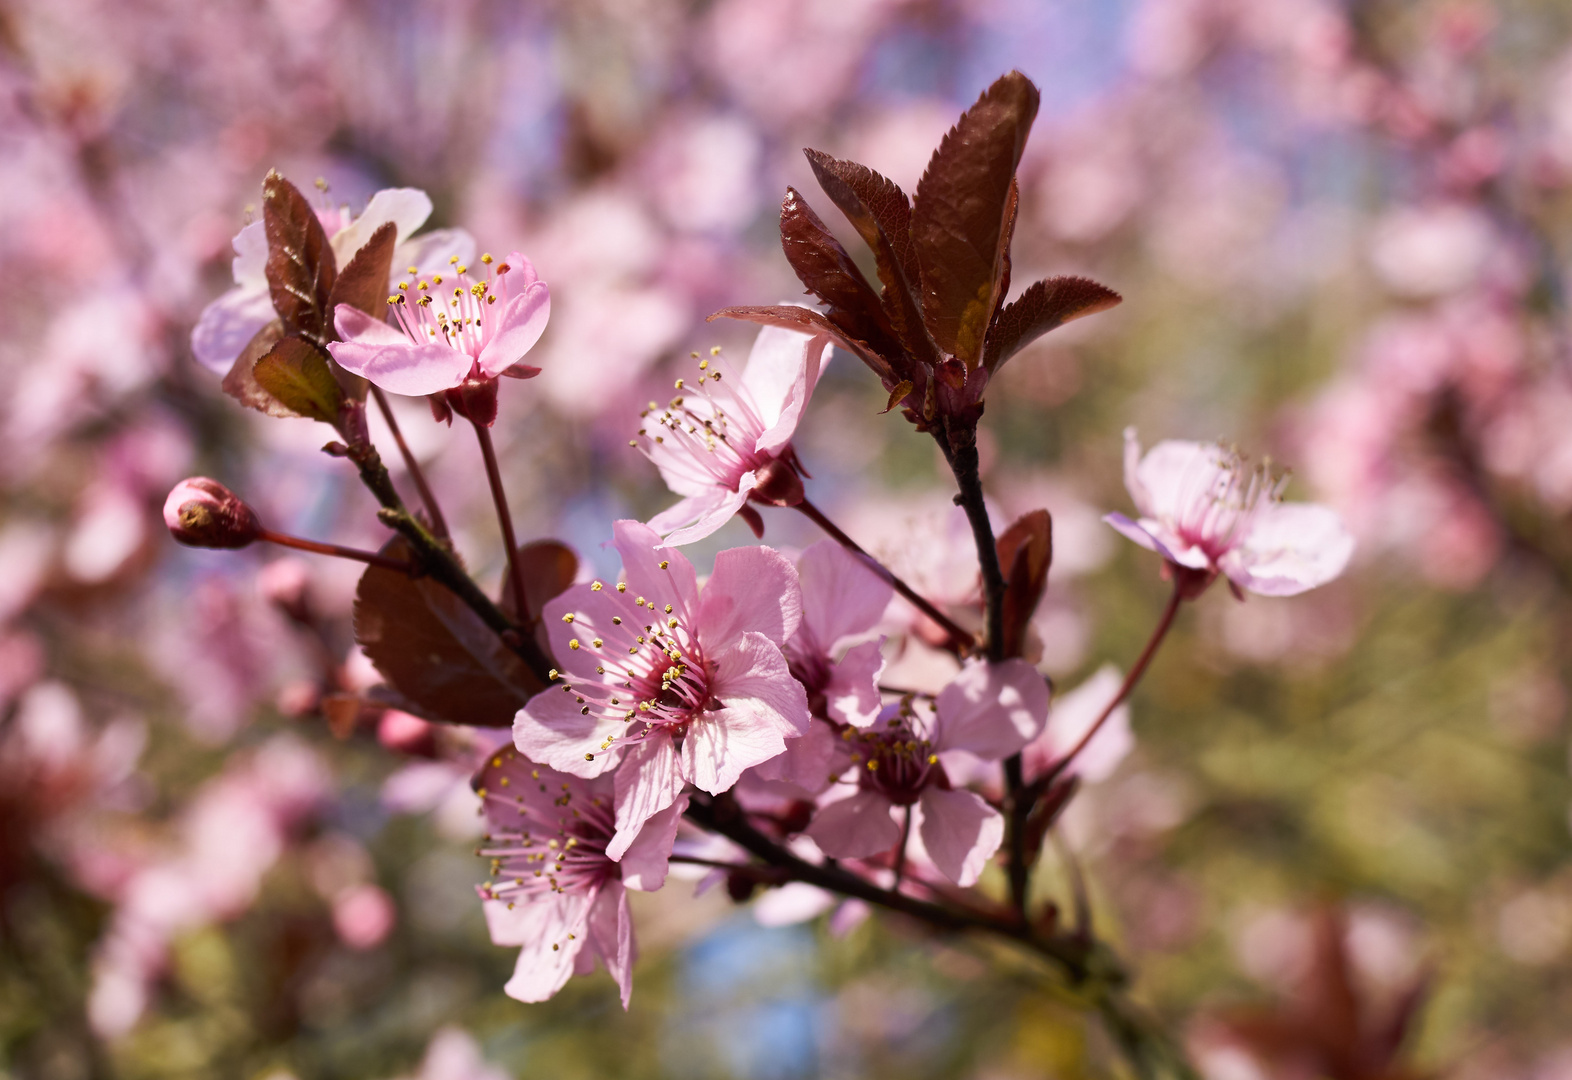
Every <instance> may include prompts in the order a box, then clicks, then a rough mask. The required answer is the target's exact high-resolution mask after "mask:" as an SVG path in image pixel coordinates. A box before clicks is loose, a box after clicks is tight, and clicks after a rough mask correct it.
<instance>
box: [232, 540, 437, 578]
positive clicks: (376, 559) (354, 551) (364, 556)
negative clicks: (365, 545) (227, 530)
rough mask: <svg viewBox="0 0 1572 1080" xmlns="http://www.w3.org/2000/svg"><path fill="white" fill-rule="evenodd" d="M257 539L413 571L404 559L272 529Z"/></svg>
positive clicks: (406, 572)
mask: <svg viewBox="0 0 1572 1080" xmlns="http://www.w3.org/2000/svg"><path fill="white" fill-rule="evenodd" d="M257 539H258V540H266V541H267V542H268V543H270V544H277V545H278V546H279V547H287V548H294V549H295V550H296V551H312V552H315V553H316V554H318V555H333V556H335V557H337V558H340V559H354V560H355V561H356V562H363V563H368V564H370V565H371V566H380V567H382V568H383V569H385V570H397V571H398V572H399V573H401V574H411V573H414V571H415V566H414V564H413V563H410V562H407V561H406V560H404V559H392V558H389V557H388V556H386V555H379V554H377V553H376V552H375V551H361V550H360V549H359V548H350V547H343V546H342V545H339V544H324V543H322V542H321V541H320V540H306V539H303V538H302V537H299V536H290V535H289V534H288V533H281V532H274V531H273V530H272V529H263V530H261V531H260V532H258V533H257Z"/></svg>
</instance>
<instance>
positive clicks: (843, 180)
mask: <svg viewBox="0 0 1572 1080" xmlns="http://www.w3.org/2000/svg"><path fill="white" fill-rule="evenodd" d="M803 153H805V154H806V155H807V156H808V164H809V165H811V166H812V167H813V175H814V176H815V177H817V178H818V181H819V186H820V187H821V188H823V189H824V193H825V194H826V195H828V196H829V197H830V201H831V202H833V203H834V204H835V205H836V206H837V207H838V208H839V209H840V211H841V213H842V214H845V215H846V220H847V221H850V222H851V223H852V227H853V228H855V229H856V230H857V234H858V235H859V236H861V237H862V239H863V242H864V243H866V244H867V245H868V246H869V247H870V248H872V249H873V257H874V260H875V263H876V264H877V266H878V268H879V281H880V282H881V283H882V284H883V285H884V291H883V293H882V295H881V297H880V299H881V301H882V302H883V305H884V311H885V315H886V316H887V317H888V318H889V320H890V325H891V326H892V327H893V329H894V331H895V335H896V337H898V338H899V339H900V341H901V343H902V344H903V345H905V346H906V349H907V351H908V352H910V353H911V354H912V355H913V356H915V357H916V358H917V359H918V360H920V361H922V362H924V363H933V362H934V361H935V360H936V359H937V354H936V353H935V350H934V346H933V340H932V339H931V338H930V337H929V336H928V330H927V328H926V327H925V326H923V321H922V295H921V293H922V276H921V273H920V271H919V270H918V268H917V254H916V251H915V250H914V249H913V247H912V240H911V205H910V203H908V202H907V199H906V193H905V192H904V191H902V190H901V189H900V187H899V186H898V185H896V184H895V183H894V182H893V181H891V180H887V179H886V178H884V177H883V176H880V175H879V174H878V173H876V172H874V171H873V170H872V169H870V168H868V167H866V166H864V165H859V164H857V163H856V162H855V161H839V160H837V159H835V158H832V157H830V155H828V154H826V153H823V152H821V151H818V150H804V151H803Z"/></svg>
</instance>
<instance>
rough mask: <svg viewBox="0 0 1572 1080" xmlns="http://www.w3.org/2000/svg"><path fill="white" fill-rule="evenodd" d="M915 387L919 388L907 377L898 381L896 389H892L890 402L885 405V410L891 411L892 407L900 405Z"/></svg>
mask: <svg viewBox="0 0 1572 1080" xmlns="http://www.w3.org/2000/svg"><path fill="white" fill-rule="evenodd" d="M915 389H917V388H916V386H914V385H913V384H912V381H911V380H910V379H906V380H903V381H902V382H899V383H897V384H896V386H895V389H894V390H891V391H890V403H889V404H888V405H886V406H885V407H884V411H885V412H889V411H890V410H891V409H893V408H895V406H897V405H899V404H900V403H901V402H902V401H903V400H904V399H905V397H906V395H907V394H909V393H911V392H912V391H913V390H915Z"/></svg>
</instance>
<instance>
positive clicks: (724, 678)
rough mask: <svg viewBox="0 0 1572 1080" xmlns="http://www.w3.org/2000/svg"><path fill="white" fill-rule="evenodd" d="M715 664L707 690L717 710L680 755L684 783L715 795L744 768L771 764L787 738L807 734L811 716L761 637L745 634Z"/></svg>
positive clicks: (780, 659)
mask: <svg viewBox="0 0 1572 1080" xmlns="http://www.w3.org/2000/svg"><path fill="white" fill-rule="evenodd" d="M714 664H715V677H714V681H713V682H712V683H711V692H712V693H713V694H714V696H715V700H716V702H717V703H718V707H716V708H714V709H713V710H712V711H710V712H706V713H704V714H702V715H701V716H700V717H699V718H698V719H696V720H695V721H694V722H693V724H692V726H691V727H690V728H689V730H688V737H687V739H686V740H685V741H684V742H683V747H682V754H683V761H684V763H685V764H686V766H687V768H686V773H687V777H688V779H689V780H691V781H692V782H693V783H694V784H695V785H696V786H698V787H699V788H700V789H702V790H704V791H707V792H709V793H710V794H712V795H718V794H720V793H721V792H722V791H725V790H727V789H728V788H730V787H731V786H732V785H733V784H735V783H736V782H737V778H738V777H739V776H741V775H742V772H743V770H744V769H748V768H751V767H752V766H754V765H759V764H762V763H763V762H766V761H768V760H770V759H771V758H773V757H774V756H775V755H777V754H779V753H781V752H782V751H784V750H785V749H786V740H787V739H789V738H795V737H797V736H799V735H803V734H805V733H806V732H807V730H808V723H809V720H810V718H811V717H810V714H809V712H808V694H807V692H806V691H805V690H803V688H802V684H801V683H799V682H798V681H797V680H796V679H794V678H792V677H791V672H790V671H789V670H788V669H787V666H786V658H785V657H784V656H782V655H781V651H780V649H778V648H776V647H775V645H774V644H773V643H772V642H771V641H770V640H769V639H768V638H766V637H765V636H764V635H762V634H756V633H748V634H744V635H743V636H742V639H741V640H740V641H738V642H737V643H736V644H735V645H733V646H732V647H731V648H730V649H728V650H727V651H726V652H724V653H722V654H721V655H719V656H717V657H715V658H714Z"/></svg>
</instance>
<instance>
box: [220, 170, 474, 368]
mask: <svg viewBox="0 0 1572 1080" xmlns="http://www.w3.org/2000/svg"><path fill="white" fill-rule="evenodd" d="M317 216H318V218H319V219H320V220H321V221H322V227H323V228H324V229H325V230H326V231H327V233H328V236H329V238H330V242H331V244H332V247H333V256H334V260H335V261H336V262H337V264H338V266H339V267H340V268H342V267H343V266H344V264H345V263H347V262H349V260H350V258H351V257H352V256H353V255H354V254H355V252H357V251H359V250H360V248H361V245H363V244H364V243H365V242H366V241H367V240H369V239H371V234H372V233H374V232H376V231H377V229H379V228H381V227H382V226H383V225H385V224H387V223H388V222H392V223H393V225H394V227H395V228H396V229H397V230H398V246H397V247H395V248H394V249H393V267H394V269H395V270H398V269H399V268H401V267H405V266H409V265H428V266H440V265H445V264H446V263H447V260H448V259H450V258H454V257H456V258H458V259H459V260H461V261H463V262H468V261H469V260H470V259H471V258H472V257H473V256H474V254H475V241H474V239H473V238H472V237H471V236H470V235H469V233H467V232H465V231H464V230H463V229H436V230H433V231H432V232H429V233H425V234H424V235H421V236H412V235H411V234H412V233H414V231H415V230H416V229H418V228H420V227H421V226H422V225H424V224H425V222H426V219H427V218H428V217H430V216H431V199H430V198H429V197H428V196H427V195H426V193H425V192H424V191H420V190H418V189H416V188H387V189H384V190H382V191H379V192H377V193H376V194H375V195H373V196H372V197H371V201H370V202H368V203H367V204H366V209H365V212H364V213H362V214H361V215H360V216H359V217H353V216H351V215H350V213H349V209H348V207H336V208H332V209H325V210H321V211H318V214H317ZM234 248H235V260H234V263H233V268H234V275H235V287H234V288H233V289H230V290H229V291H228V292H227V293H225V294H224V295H223V296H221V297H219V298H218V299H217V300H215V301H213V302H212V303H211V304H209V305H208V306H207V307H206V308H205V309H204V310H203V312H202V317H201V318H200V319H199V320H198V321H197V325H196V329H194V330H192V331H191V351H192V353H193V354H194V355H195V356H196V358H197V361H198V362H199V363H200V364H201V365H202V366H203V367H205V368H207V369H209V370H210V371H213V372H214V373H216V374H218V375H227V374H228V373H229V369H230V368H231V367H233V366H234V363H235V359H236V358H237V357H238V356H239V355H240V353H241V350H243V349H244V348H245V347H246V345H247V344H248V343H249V342H250V341H251V339H252V338H254V337H255V336H256V335H257V331H259V330H261V329H262V328H263V327H264V326H266V325H267V324H268V323H270V322H272V321H273V318H274V314H273V298H272V294H271V293H270V291H269V289H268V284H267V235H266V232H265V231H264V229H263V224H262V222H261V221H253V222H252V223H251V224H249V225H247V226H246V227H245V228H243V229H241V230H240V232H239V233H237V234H236V235H235V240H234ZM392 286H393V282H392V281H390V282H389V283H388V287H389V288H392Z"/></svg>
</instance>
